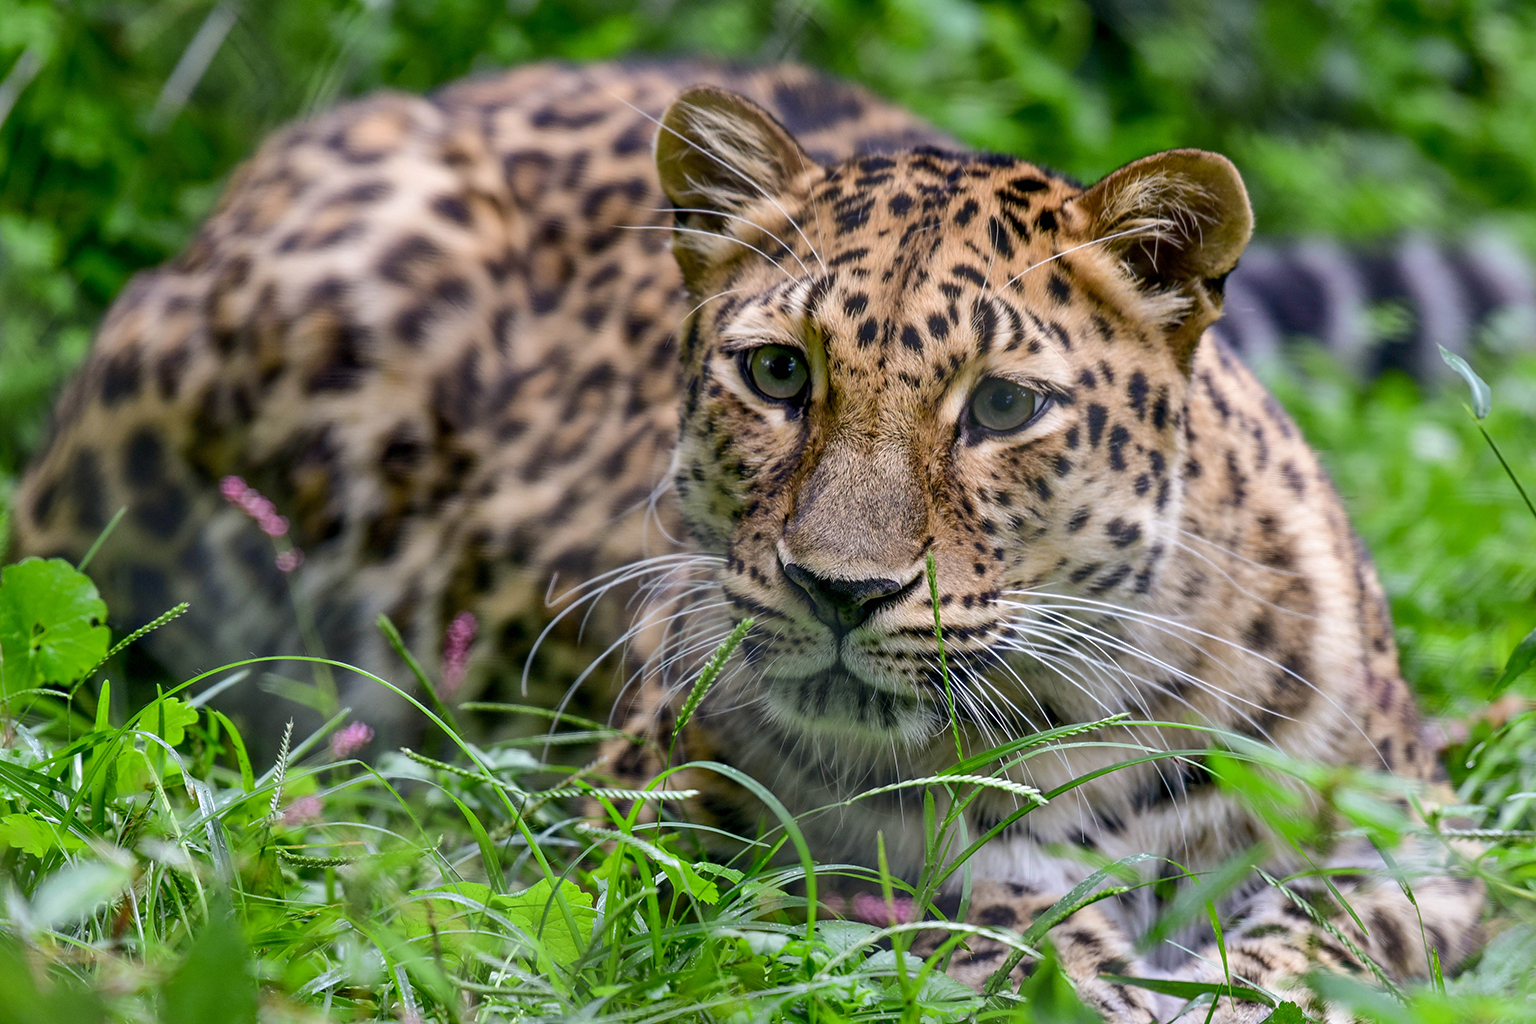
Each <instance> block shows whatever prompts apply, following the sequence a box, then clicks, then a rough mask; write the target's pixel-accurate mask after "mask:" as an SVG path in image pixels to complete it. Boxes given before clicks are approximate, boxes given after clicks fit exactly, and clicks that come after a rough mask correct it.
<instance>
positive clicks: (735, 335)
mask: <svg viewBox="0 0 1536 1024" xmlns="http://www.w3.org/2000/svg"><path fill="white" fill-rule="evenodd" d="M685 101H686V98H685ZM685 101H680V103H681V102H685ZM741 109H742V108H736V110H734V111H733V113H736V114H738V115H739V116H743V117H745V116H750V114H751V112H750V111H747V112H746V114H740V110H741ZM675 111H676V108H674V113H675ZM669 123H672V124H674V125H677V124H679V123H681V124H683V125H684V126H685V128H686V125H687V121H686V119H685V118H682V119H680V118H679V117H676V116H669ZM775 127H776V126H773V125H771V123H768V124H766V125H762V126H760V128H759V130H761V131H768V130H771V129H773V128H775ZM712 128H713V130H712V131H703V132H696V133H695V136H694V140H693V142H692V143H691V144H692V145H694V146H696V147H697V148H696V149H690V150H686V151H684V152H683V153H682V154H681V155H672V158H673V159H674V160H675V161H677V162H678V163H681V162H683V161H685V160H686V159H687V158H688V156H689V155H690V154H693V155H696V154H697V153H698V152H700V151H702V149H703V147H704V146H705V145H708V144H710V143H711V142H712V143H714V144H715V145H717V146H722V147H723V148H724V149H725V150H726V152H725V153H724V155H723V156H722V158H721V160H719V161H717V162H716V166H725V165H726V164H730V165H732V166H736V167H738V168H740V167H742V166H743V164H744V163H745V162H749V161H751V160H752V159H753V158H754V157H755V156H760V155H761V154H762V153H763V152H765V151H771V150H773V148H774V147H780V148H782V147H785V146H786V145H792V143H789V142H788V140H787V138H778V137H775V138H771V139H768V140H766V141H765V140H763V139H760V138H759V139H757V140H755V141H756V145H755V146H753V147H747V148H743V147H730V146H724V145H723V144H722V143H721V142H720V139H721V137H722V130H721V129H720V128H719V126H718V125H717V124H716V125H712ZM665 139H666V135H665V133H664V134H663V140H664V141H663V145H662V146H661V152H660V154H659V155H660V157H661V166H662V170H663V181H664V183H668V181H669V179H668V176H667V169H668V164H667V160H668V157H669V155H671V154H669V153H668V152H667V147H666V145H665ZM700 140H702V141H700ZM1202 156H1205V155H1203V154H1202ZM1153 159H1156V158H1153ZM1208 159H1210V160H1212V161H1215V160H1219V158H1208ZM781 166H782V167H784V168H786V169H787V173H784V174H781V175H780V176H779V177H777V178H775V177H774V173H773V168H772V167H768V168H767V169H766V170H764V168H762V167H754V168H749V169H748V172H747V173H749V174H752V175H753V177H754V178H755V179H757V180H756V181H754V182H753V183H752V184H753V185H755V184H757V182H759V181H761V179H763V178H768V179H770V181H771V183H772V185H773V186H774V187H773V190H771V191H770V189H769V188H762V189H756V190H755V194H754V188H753V187H743V185H742V180H743V179H742V176H738V177H736V178H735V180H734V182H728V183H727V184H735V185H736V186H737V187H738V202H737V203H736V204H735V205H732V206H729V208H728V209H727V210H726V211H725V212H724V213H723V214H722V215H716V216H713V218H711V217H710V216H709V215H706V214H702V213H695V214H691V215H682V216H680V218H679V219H680V226H682V227H683V228H684V229H685V231H684V233H683V234H682V235H681V237H680V241H679V259H680V262H681V263H682V265H683V268H684V272H685V276H686V277H687V278H688V282H689V286H690V288H691V289H692V291H693V293H694V296H695V302H697V303H698V305H697V308H696V310H695V311H694V313H693V314H692V316H691V317H690V318H689V321H688V322H687V323H686V324H685V327H684V335H683V345H682V351H683V359H684V367H685V381H686V392H685V394H686V398H685V402H684V408H683V427H682V437H681V441H680V444H679V448H678V453H677V459H676V464H675V467H674V468H675V474H674V476H675V485H676V490H677V494H678V497H679V500H680V504H681V507H682V509H683V511H684V515H685V517H686V519H687V521H688V523H689V526H690V528H691V531H692V534H693V536H694V538H695V540H696V541H697V542H698V543H700V544H701V545H702V546H703V547H704V548H705V549H706V550H709V551H711V552H713V553H716V554H718V555H720V556H722V557H723V562H722V565H721V569H720V571H719V583H720V587H721V589H722V590H723V592H724V596H725V599H726V600H727V601H728V602H729V607H730V610H731V613H732V615H733V617H735V618H736V619H741V618H745V617H747V616H751V617H752V618H753V619H754V628H753V629H752V631H751V633H750V634H749V636H748V638H747V640H746V641H745V642H744V644H743V649H744V652H745V659H746V662H747V665H748V668H749V671H747V672H744V673H738V676H737V679H738V682H737V684H736V685H737V686H738V687H739V688H741V689H742V690H744V691H746V692H745V693H744V696H745V697H746V698H747V699H752V700H755V701H757V702H758V703H759V705H760V706H761V707H762V708H764V709H765V710H766V712H767V714H768V715H769V716H770V718H771V719H773V720H774V721H775V722H777V723H778V724H779V725H780V726H781V727H784V728H786V729H788V730H792V731H793V732H794V733H796V734H805V733H807V732H809V733H812V734H816V735H822V736H826V737H828V738H844V739H848V740H853V741H858V740H860V739H862V740H865V741H867V742H869V743H877V744H882V745H886V746H887V748H888V745H889V744H890V742H891V738H892V737H893V736H894V737H897V738H898V740H899V741H900V742H904V743H906V744H908V745H912V744H921V743H922V742H923V741H925V740H928V739H930V738H932V737H934V736H935V735H937V734H939V733H940V732H942V731H944V730H946V729H947V728H948V718H949V714H950V706H951V702H952V703H953V708H954V713H955V715H956V716H957V717H958V718H959V719H960V720H961V721H962V722H964V723H967V725H968V726H970V727H972V728H974V729H975V730H977V731H979V732H980V733H981V734H982V735H986V734H988V732H989V731H990V729H991V728H992V727H999V728H1001V727H1011V726H1013V725H1016V724H1017V723H1018V722H1019V721H1021V720H1022V721H1024V722H1029V723H1032V724H1034V725H1035V726H1043V725H1044V724H1046V723H1049V722H1052V721H1054V720H1056V719H1057V718H1058V717H1060V718H1068V719H1073V720H1077V719H1081V718H1090V719H1091V718H1093V717H1096V716H1098V715H1100V714H1102V713H1103V712H1104V710H1105V705H1104V704H1103V702H1102V701H1099V700H1097V699H1096V698H1095V697H1094V695H1092V694H1088V693H1084V692H1078V691H1075V690H1073V688H1072V687H1069V686H1068V687H1064V686H1063V685H1062V684H1061V682H1060V680H1061V679H1064V678H1065V677H1064V676H1063V674H1062V673H1061V672H1060V671H1058V670H1057V669H1056V668H1054V667H1053V660H1054V659H1053V657H1052V653H1051V633H1052V629H1053V628H1055V629H1059V628H1060V627H1059V625H1054V624H1055V623H1056V622H1057V619H1056V618H1054V617H1053V612H1052V607H1053V606H1057V607H1059V602H1060V601H1068V600H1069V601H1071V602H1072V606H1073V608H1074V609H1075V611H1077V612H1079V613H1083V612H1085V611H1086V612H1089V613H1090V615H1091V611H1092V609H1093V608H1094V606H1095V603H1097V602H1103V603H1105V604H1116V605H1120V606H1128V607H1136V606H1138V605H1140V604H1142V603H1143V601H1144V599H1146V598H1147V597H1148V595H1151V594H1152V593H1153V592H1154V590H1156V589H1157V588H1158V587H1160V586H1163V585H1166V581H1165V580H1163V579H1162V578H1161V574H1162V571H1163V568H1164V562H1165V555H1166V554H1167V553H1168V552H1169V551H1170V550H1171V549H1172V548H1173V546H1174V545H1175V544H1176V543H1177V539H1176V535H1177V527H1178V515H1179V504H1180V484H1181V474H1182V473H1184V472H1188V471H1190V470H1191V469H1192V468H1193V467H1192V466H1191V465H1190V464H1189V463H1188V462H1187V461H1186V458H1185V449H1186V446H1187V443H1188V441H1187V438H1186V436H1185V424H1184V418H1183V408H1184V401H1185V395H1186V393H1187V391H1188V388H1189V379H1188V374H1187V361H1188V357H1189V354H1190V352H1191V350H1192V347H1193V340H1192V339H1198V337H1199V332H1200V331H1201V330H1203V328H1204V326H1205V325H1206V323H1208V322H1209V319H1210V318H1211V316H1213V315H1214V309H1215V300H1216V297H1217V295H1218V293H1219V289H1218V288H1217V287H1216V286H1215V285H1216V282H1215V281H1212V280H1211V279H1219V277H1220V275H1221V274H1224V273H1225V272H1226V270H1228V269H1230V265H1231V262H1234V261H1235V258H1236V253H1235V251H1233V252H1231V254H1230V257H1229V256H1228V254H1226V253H1224V252H1222V253H1216V254H1214V256H1215V258H1214V260H1212V259H1210V258H1204V259H1201V258H1196V257H1198V256H1202V255H1203V256H1206V257H1209V256H1211V255H1212V254H1210V253H1204V252H1203V251H1202V247H1201V239H1200V238H1199V235H1200V234H1201V233H1202V232H1204V233H1206V234H1210V235H1217V236H1221V235H1223V232H1225V233H1226V234H1227V235H1231V234H1232V232H1231V231H1230V230H1229V229H1228V226H1227V225H1223V224H1219V223H1217V222H1216V217H1215V214H1216V213H1218V212H1220V210H1219V205H1220V204H1219V203H1216V202H1214V201H1212V200H1211V195H1210V194H1211V193H1212V192H1214V191H1216V189H1217V188H1218V187H1219V186H1220V185H1222V184H1224V182H1220V181H1218V182H1217V183H1216V184H1215V185H1208V184H1207V183H1203V182H1202V183H1199V185H1198V186H1197V187H1194V188H1186V190H1185V191H1184V192H1183V193H1181V192H1180V191H1179V188H1180V185H1179V183H1177V182H1174V183H1172V184H1170V183H1169V181H1168V180H1163V179H1159V180H1158V183H1157V184H1156V185H1155V186H1148V185H1147V178H1148V177H1149V174H1148V173H1143V174H1142V175H1141V176H1139V177H1132V178H1131V180H1130V181H1129V183H1127V182H1125V181H1122V182H1119V183H1115V182H1113V181H1112V180H1111V179H1106V182H1105V183H1104V184H1101V185H1100V186H1097V187H1096V188H1095V189H1093V190H1090V191H1089V192H1087V193H1084V192H1083V191H1082V190H1081V189H1079V188H1078V187H1076V186H1074V185H1073V184H1071V183H1069V182H1067V181H1064V180H1062V179H1060V178H1058V177H1055V176H1053V175H1050V174H1048V173H1046V172H1043V171H1041V170H1040V169H1038V168H1036V167H1033V166H1031V165H1029V164H1025V163H1022V162H1016V161H1013V160H1010V159H1006V158H993V157H976V156H955V155H950V154H941V153H933V152H917V153H908V154H902V155H899V156H894V157H883V156H882V157H864V158H861V159H856V160H853V161H850V162H848V163H846V164H843V165H839V166H836V167H832V168H827V169H822V168H816V167H814V166H811V165H809V164H808V163H807V162H805V161H803V160H801V159H800V157H798V156H796V155H794V154H791V155H790V156H789V157H786V158H784V159H782V160H781ZM1136 166H1138V165H1132V168H1135V167H1136ZM1227 166H1228V165H1225V164H1224V162H1222V164H1221V165H1219V166H1218V167H1217V170H1223V169H1226V168H1227ZM689 169H690V170H691V171H692V174H689V175H681V176H676V177H675V178H674V179H673V183H672V184H671V185H670V187H669V191H670V192H671V194H672V197H673V199H674V202H676V205H677V206H678V207H680V208H685V209H690V210H695V211H698V210H702V209H706V206H705V203H706V202H709V201H711V200H713V201H714V202H715V203H716V204H717V205H716V206H715V207H714V208H716V209H718V208H720V207H721V206H725V205H726V204H727V202H728V200H722V198H721V193H720V192H718V191H717V192H714V193H710V192H709V191H708V190H707V189H704V188H702V187H701V186H700V185H699V178H698V174H699V173H700V170H701V169H700V167H699V165H698V162H697V161H695V162H694V163H693V164H692V165H691V166H690V168H689ZM1130 170H1131V168H1128V169H1127V171H1130ZM1121 173H1122V174H1123V173H1125V172H1121ZM1152 173H1154V174H1155V173H1161V172H1159V171H1158V169H1155V168H1154V169H1152ZM1232 180H1234V181H1235V174H1233V175H1232ZM678 181H681V182H683V184H681V185H679V184H676V182H678ZM1106 186H1109V188H1108V192H1109V193H1110V194H1108V195H1106V194H1105V190H1106ZM689 187H692V188H693V191H692V192H691V193H690V192H689V191H687V189H688V188H689ZM1237 187H1238V189H1240V188H1241V186H1240V185H1238V186H1237ZM1202 189H1203V190H1204V191H1202ZM1127 193H1133V194H1130V195H1127ZM1192 196H1193V197H1195V198H1196V199H1197V200H1198V201H1200V202H1203V203H1204V205H1203V206H1201V207H1200V208H1198V209H1196V210H1194V211H1192V212H1191V211H1190V210H1189V209H1187V208H1181V209H1160V208H1158V206H1157V204H1159V203H1161V204H1164V206H1165V207H1166V206H1167V205H1168V204H1170V203H1173V204H1179V203H1183V204H1186V206H1187V204H1189V203H1190V202H1191V197H1192ZM1117 203H1118V205H1116V204H1117ZM1138 204H1139V205H1138ZM1246 212H1247V208H1246V203H1245V202H1244V203H1243V204H1242V205H1241V213H1242V215H1243V216H1246ZM690 218H691V219H690ZM1149 223H1151V224H1153V225H1154V226H1153V227H1152V228H1151V229H1148V228H1147V227H1146V225H1147V224H1149ZM1190 225H1192V226H1193V227H1194V228H1195V229H1196V230H1194V231H1189V230H1185V231H1184V233H1183V234H1180V233H1179V232H1180V229H1181V228H1187V227H1188V226H1190ZM1239 228H1240V230H1239V232H1238V233H1239V234H1241V235H1242V236H1243V238H1244V240H1245V239H1246V223H1244V224H1243V225H1239ZM1146 230H1150V231H1151V232H1153V233H1155V237H1153V238H1152V241H1151V242H1148V243H1146V244H1144V245H1137V244H1135V243H1137V242H1141V241H1142V240H1143V239H1141V238H1140V237H1138V233H1139V232H1141V231H1146ZM699 232H709V233H710V234H711V235H712V236H713V237H710V236H706V235H704V234H698V233H699ZM1121 232H1130V234H1125V235H1121V236H1120V237H1117V238H1109V239H1106V236H1107V235H1117V234H1118V233H1121ZM1126 239H1129V240H1130V244H1127V243H1126V241H1125V240H1126ZM1117 242H1118V243H1120V244H1116V243H1117ZM1158 245H1161V246H1163V247H1164V251H1163V252H1162V254H1161V257H1159V254H1158V253H1157V251H1156V246H1158ZM1239 246H1240V243H1239ZM1209 247H1210V248H1212V249H1216V248H1220V244H1219V241H1212V242H1210V243H1209ZM1192 252H1193V254H1194V255H1191V253H1192ZM1159 258H1161V260H1162V262H1161V265H1159V264H1157V263H1155V262H1153V261H1156V260H1158V259H1159ZM1181 261H1182V262H1181ZM1223 261H1226V262H1225V265H1224V266H1223V265H1222V262H1223ZM1213 269H1214V272H1212V270H1213ZM930 556H931V558H932V561H933V565H934V569H935V571H934V578H933V581H932V583H933V584H934V585H935V586H936V590H937V595H938V604H939V610H940V615H941V618H942V623H943V653H944V663H945V664H946V665H947V668H948V673H949V681H948V683H947V684H946V682H945V676H944V673H943V671H942V670H941V659H940V644H939V641H938V639H937V637H936V635H935V629H934V607H933V594H932V592H931V590H930V580H929V578H928V574H927V572H926V566H927V562H928V559H929V557H930ZM1145 603H1148V604H1150V603H1151V602H1150V601H1147V602H1145ZM951 694H952V696H951Z"/></svg>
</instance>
